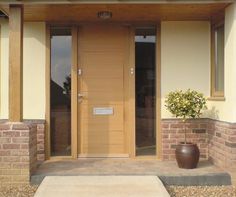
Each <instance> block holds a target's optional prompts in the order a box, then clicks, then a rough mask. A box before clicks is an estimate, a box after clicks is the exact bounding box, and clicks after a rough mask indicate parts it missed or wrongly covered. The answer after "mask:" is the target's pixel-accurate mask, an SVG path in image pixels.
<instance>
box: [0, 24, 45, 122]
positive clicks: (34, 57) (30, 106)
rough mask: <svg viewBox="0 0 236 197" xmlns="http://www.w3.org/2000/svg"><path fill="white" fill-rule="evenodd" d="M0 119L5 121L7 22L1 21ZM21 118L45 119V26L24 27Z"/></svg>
mask: <svg viewBox="0 0 236 197" xmlns="http://www.w3.org/2000/svg"><path fill="white" fill-rule="evenodd" d="M0 24H1V51H2V53H1V111H0V112H1V114H0V118H1V119H7V118H8V67H9V65H8V64H9V53H8V50H9V48H8V46H9V38H8V29H9V28H8V21H6V20H5V21H1V23H0ZM23 50H24V56H23V69H24V70H23V75H24V79H23V118H24V119H44V118H45V54H46V52H45V23H41V22H40V23H39V22H38V23H25V24H24V49H23Z"/></svg>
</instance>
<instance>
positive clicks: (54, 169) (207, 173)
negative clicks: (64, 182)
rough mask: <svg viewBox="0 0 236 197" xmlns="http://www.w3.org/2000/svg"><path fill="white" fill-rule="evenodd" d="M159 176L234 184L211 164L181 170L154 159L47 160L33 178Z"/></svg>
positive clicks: (176, 181)
mask: <svg viewBox="0 0 236 197" xmlns="http://www.w3.org/2000/svg"><path fill="white" fill-rule="evenodd" d="M120 175H125V176H127V175H132V176H150V175H151V176H157V177H159V178H160V179H161V180H162V182H163V183H164V184H165V185H183V186H187V185H192V186H196V185H197V186H200V185H201V186H204V185H212V186H213V185H215V186H216V185H231V177H230V174H229V173H227V172H226V171H224V170H222V169H220V168H218V167H216V166H214V165H213V164H212V163H211V162H209V161H206V160H204V161H200V162H199V165H198V168H196V169H180V168H178V166H177V164H176V162H174V161H157V160H155V159H148V160H146V159H142V160H141V159H111V158H109V159H106V158H99V159H94V158H93V159H78V160H58V161H46V162H44V163H43V164H41V165H40V166H39V168H38V169H37V170H36V172H35V173H34V174H33V175H32V176H31V183H32V184H40V183H41V182H42V180H43V179H44V177H46V176H120Z"/></svg>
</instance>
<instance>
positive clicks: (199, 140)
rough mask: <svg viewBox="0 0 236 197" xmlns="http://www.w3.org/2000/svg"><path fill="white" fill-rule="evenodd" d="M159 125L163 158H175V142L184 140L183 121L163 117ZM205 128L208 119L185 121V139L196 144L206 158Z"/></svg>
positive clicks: (202, 156) (201, 154) (201, 156)
mask: <svg viewBox="0 0 236 197" xmlns="http://www.w3.org/2000/svg"><path fill="white" fill-rule="evenodd" d="M161 127H162V154H163V160H164V161H165V160H175V148H176V144H178V143H179V142H183V141H184V123H183V122H182V121H181V120H179V119H163V120H162V124H161ZM207 128H208V119H198V120H188V121H187V122H186V133H187V135H186V136H187V141H188V142H192V143H196V144H197V145H198V147H199V149H200V158H203V159H207V158H208V140H207Z"/></svg>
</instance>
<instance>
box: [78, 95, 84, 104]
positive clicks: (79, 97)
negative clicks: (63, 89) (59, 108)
mask: <svg viewBox="0 0 236 197" xmlns="http://www.w3.org/2000/svg"><path fill="white" fill-rule="evenodd" d="M83 98H84V94H82V93H78V101H79V102H80V103H81V102H82V100H83Z"/></svg>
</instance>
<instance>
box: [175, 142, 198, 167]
mask: <svg viewBox="0 0 236 197" xmlns="http://www.w3.org/2000/svg"><path fill="white" fill-rule="evenodd" d="M199 155H200V152H199V148H198V147H197V145H196V144H192V143H186V144H185V143H180V144H178V145H177V147H176V150H175V156H176V160H177V163H178V166H179V167H180V168H185V169H193V168H196V167H197V164H198V161H199Z"/></svg>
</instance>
